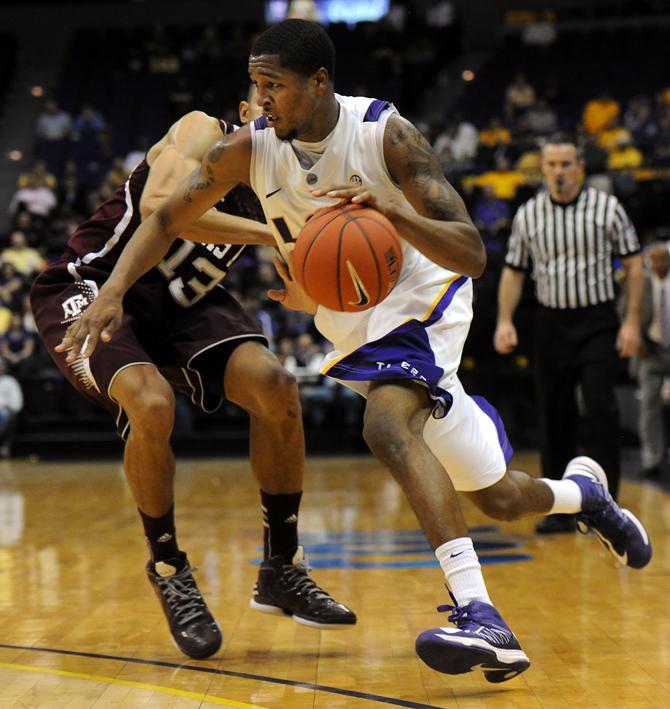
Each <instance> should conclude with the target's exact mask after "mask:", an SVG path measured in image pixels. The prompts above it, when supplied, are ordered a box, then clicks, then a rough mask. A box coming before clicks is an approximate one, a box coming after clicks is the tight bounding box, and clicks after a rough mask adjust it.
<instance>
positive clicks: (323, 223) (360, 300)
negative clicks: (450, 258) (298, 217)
mask: <svg viewBox="0 0 670 709" xmlns="http://www.w3.org/2000/svg"><path fill="white" fill-rule="evenodd" d="M293 269H294V275H295V277H296V279H297V281H298V283H300V285H301V286H302V287H303V288H304V289H305V291H306V292H307V294H308V295H309V296H310V297H311V298H313V299H314V300H315V301H316V302H317V303H318V304H319V305H323V306H324V307H326V308H329V309H330V310H337V311H341V312H351V313H355V312H359V311H362V310H367V309H368V308H372V307H373V306H374V305H377V304H378V303H380V302H381V301H382V300H384V298H386V296H387V295H388V294H389V293H390V292H391V290H392V289H393V287H394V286H395V284H396V282H397V281H398V277H399V276H400V271H401V270H402V246H401V243H400V237H399V236H398V232H397V231H396V229H395V227H394V226H393V224H391V222H390V221H389V220H388V219H387V218H386V217H385V216H384V215H383V214H381V212H378V211H377V210H376V209H372V208H370V207H363V206H361V205H358V204H348V205H346V206H345V207H334V208H333V209H331V210H328V211H327V212H323V213H321V214H319V215H318V216H316V217H312V219H310V220H309V221H308V222H307V224H305V226H304V227H303V228H302V230H301V231H300V234H299V235H298V239H297V241H296V244H295V249H294V251H293Z"/></svg>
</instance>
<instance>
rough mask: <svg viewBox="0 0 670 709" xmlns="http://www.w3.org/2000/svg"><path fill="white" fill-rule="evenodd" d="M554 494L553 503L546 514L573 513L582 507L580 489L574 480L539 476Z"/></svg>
mask: <svg viewBox="0 0 670 709" xmlns="http://www.w3.org/2000/svg"><path fill="white" fill-rule="evenodd" d="M540 480H541V481H542V482H543V483H544V484H545V485H547V486H548V487H549V488H550V489H551V491H552V493H553V494H554V504H553V505H552V506H551V509H550V510H549V512H547V514H574V513H575V512H580V511H581V509H582V491H581V490H580V489H579V485H577V483H576V482H575V481H574V480H570V479H569V478H564V479H563V480H550V479H549V478H540Z"/></svg>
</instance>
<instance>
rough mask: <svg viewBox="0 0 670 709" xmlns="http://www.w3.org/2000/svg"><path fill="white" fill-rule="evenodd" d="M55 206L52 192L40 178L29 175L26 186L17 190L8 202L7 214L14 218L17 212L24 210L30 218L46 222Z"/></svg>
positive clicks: (54, 197)
mask: <svg viewBox="0 0 670 709" xmlns="http://www.w3.org/2000/svg"><path fill="white" fill-rule="evenodd" d="M55 206H56V195H55V194H54V191H53V190H52V189H50V188H49V187H47V185H46V183H45V182H44V180H43V179H42V178H41V177H39V176H37V175H35V174H31V175H30V176H29V177H28V183H27V184H26V186H25V187H21V188H19V189H18V190H17V191H16V192H15V193H14V195H13V196H12V198H11V200H10V201H9V213H10V215H12V216H15V215H16V213H17V212H18V211H19V210H25V211H26V212H28V213H29V214H30V215H31V216H32V217H37V218H38V219H41V220H46V219H47V218H48V217H49V214H50V213H51V210H52V209H53V208H54V207H55Z"/></svg>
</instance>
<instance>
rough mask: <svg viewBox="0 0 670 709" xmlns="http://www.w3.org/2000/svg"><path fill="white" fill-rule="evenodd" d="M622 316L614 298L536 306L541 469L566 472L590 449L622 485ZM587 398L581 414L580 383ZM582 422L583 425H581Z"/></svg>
mask: <svg viewBox="0 0 670 709" xmlns="http://www.w3.org/2000/svg"><path fill="white" fill-rule="evenodd" d="M618 330H619V319H618V316H617V314H616V311H615V309H614V304H613V303H603V304H600V305H594V306H590V307H586V308H576V309H569V310H559V309H555V308H546V307H543V306H538V309H537V313H536V319H535V333H534V336H535V337H534V339H535V343H534V344H535V354H534V358H533V359H534V374H535V385H536V392H537V401H538V409H539V417H540V452H541V461H542V474H543V475H544V476H545V477H547V478H553V479H559V478H560V477H562V475H563V472H564V470H565V466H566V464H567V463H568V461H569V460H570V459H571V458H573V457H574V456H575V455H577V452H578V451H577V448H578V442H579V441H580V440H581V441H582V443H583V447H584V451H583V452H584V453H585V454H586V455H589V456H591V457H592V458H595V460H597V461H598V462H599V463H600V465H601V466H602V467H603V469H604V470H605V472H606V473H607V480H608V483H609V488H610V491H611V493H612V495H613V496H615V497H616V495H617V493H618V489H619V476H620V460H619V410H618V406H617V399H616V391H615V389H616V383H617V379H618V372H619V357H618V354H617V352H616V337H617V332H618ZM578 384H579V386H580V389H581V392H582V398H583V403H584V417H583V418H582V419H581V420H580V416H579V411H578V408H577V397H576V392H577V385H578ZM580 423H583V425H584V430H580V428H579V426H580Z"/></svg>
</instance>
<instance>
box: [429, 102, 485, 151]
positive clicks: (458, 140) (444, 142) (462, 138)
mask: <svg viewBox="0 0 670 709" xmlns="http://www.w3.org/2000/svg"><path fill="white" fill-rule="evenodd" d="M478 142H479V134H478V132H477V129H476V128H475V127H474V125H472V123H470V122H469V121H466V120H464V119H463V116H462V115H461V114H456V115H455V116H454V120H453V121H451V122H450V123H449V125H448V126H447V128H446V130H444V131H442V132H441V133H440V134H439V135H438V136H437V138H436V139H435V143H434V150H435V152H436V153H437V154H438V155H439V153H440V152H441V151H442V150H443V149H444V148H445V147H447V148H449V151H450V154H451V157H452V159H453V160H455V161H456V162H458V163H463V162H469V161H472V160H474V159H475V157H476V156H477V143H478Z"/></svg>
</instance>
